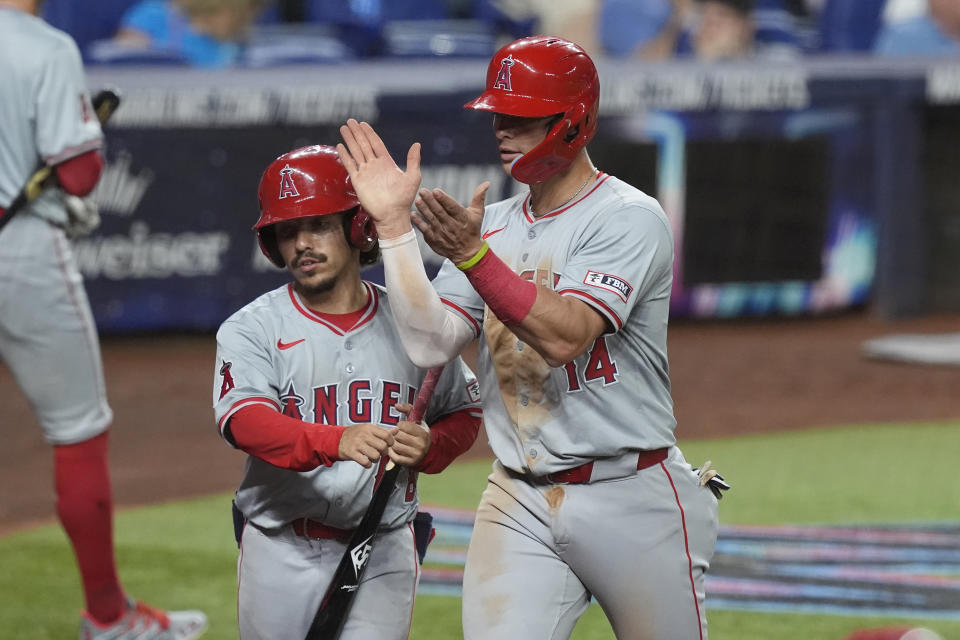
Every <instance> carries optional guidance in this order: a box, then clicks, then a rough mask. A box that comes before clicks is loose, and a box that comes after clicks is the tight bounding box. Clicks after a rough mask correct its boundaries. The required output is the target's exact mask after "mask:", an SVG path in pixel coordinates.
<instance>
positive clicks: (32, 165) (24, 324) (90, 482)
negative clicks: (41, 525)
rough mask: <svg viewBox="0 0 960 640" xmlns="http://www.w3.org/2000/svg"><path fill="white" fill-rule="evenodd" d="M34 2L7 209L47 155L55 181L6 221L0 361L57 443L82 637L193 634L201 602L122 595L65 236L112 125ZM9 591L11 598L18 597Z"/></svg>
mask: <svg viewBox="0 0 960 640" xmlns="http://www.w3.org/2000/svg"><path fill="white" fill-rule="evenodd" d="M38 4H39V3H38V2H37V1H36V0H0V84H2V86H3V90H2V91H0V217H2V216H3V215H5V213H6V207H8V206H9V205H10V203H11V202H12V201H13V200H14V198H15V197H16V196H17V194H18V193H19V192H20V190H21V189H22V188H23V186H24V184H25V183H26V182H27V179H28V178H29V177H30V175H31V174H32V173H33V172H34V170H35V169H36V168H37V164H38V162H40V161H43V162H45V163H46V164H47V165H49V166H52V167H54V171H55V174H56V176H57V179H58V181H59V184H60V185H61V187H62V188H61V189H51V190H49V191H48V192H47V193H45V194H43V195H42V196H40V197H39V198H38V199H37V200H35V201H33V202H32V203H30V204H29V205H27V206H26V208H25V209H23V210H22V211H20V212H19V213H18V214H17V215H16V216H15V217H13V218H11V219H10V221H9V224H7V225H6V226H5V227H4V228H3V230H2V231H0V273H2V274H3V277H2V278H0V359H2V360H3V361H4V362H5V363H6V364H7V366H8V367H10V370H11V371H12V373H13V376H14V378H15V379H16V381H17V384H19V386H20V387H21V388H22V389H23V392H24V393H25V394H26V395H27V398H28V399H29V401H30V404H31V405H32V407H33V409H34V411H35V412H36V415H37V419H38V420H39V422H40V425H41V427H42V428H43V434H44V437H45V438H46V440H47V441H48V442H49V443H50V444H52V445H53V450H54V480H55V487H56V494H57V505H56V509H57V516H58V517H59V519H60V522H61V524H62V525H63V528H64V530H65V531H66V533H67V536H68V537H69V539H70V543H71V545H72V546H73V552H74V555H75V556H76V559H77V564H78V565H79V569H80V577H81V580H82V584H83V593H84V598H85V601H86V611H85V612H84V613H83V619H82V622H81V629H80V636H81V638H83V639H85V640H97V639H99V638H104V639H106V638H109V639H111V640H189V639H191V638H198V637H199V636H200V635H202V633H203V631H204V629H205V628H206V626H207V620H206V616H205V615H204V614H203V613H201V612H199V611H180V612H169V613H167V612H164V611H159V610H156V609H153V608H151V607H148V606H147V605H145V604H143V603H140V602H137V601H135V600H133V599H131V598H129V597H128V596H127V594H126V593H124V590H123V588H122V587H121V585H120V581H119V579H118V577H117V571H116V563H115V559H114V549H113V501H112V492H111V488H110V478H109V472H108V468H107V429H108V428H109V426H110V423H111V421H112V419H113V414H112V412H111V411H110V407H109V406H108V404H107V399H106V392H105V390H104V383H103V368H102V363H101V360H100V345H99V342H98V337H97V330H96V327H95V326H94V323H93V316H92V314H91V312H90V304H89V302H88V301H87V296H86V292H85V290H84V287H83V281H82V278H81V275H80V272H79V271H78V269H77V265H76V261H75V258H74V255H73V253H72V251H71V247H70V243H69V241H68V238H67V231H66V230H67V228H68V227H70V226H71V225H72V224H73V222H72V221H71V219H70V217H69V216H68V212H67V207H66V205H65V202H64V196H65V194H72V195H73V196H78V197H79V196H86V195H87V194H88V193H90V191H92V190H93V188H94V186H95V185H96V182H97V180H98V179H99V176H100V172H101V170H102V167H103V159H102V157H101V155H100V147H101V145H102V144H103V135H102V133H101V131H100V125H99V124H98V122H97V118H96V116H95V114H94V113H93V109H92V107H91V104H90V96H89V94H88V92H87V88H86V84H85V80H84V74H83V66H82V63H81V61H80V53H79V52H78V51H77V47H76V44H75V43H74V42H73V40H72V39H71V38H70V36H68V35H67V34H65V33H63V32H62V31H58V30H56V29H54V28H53V27H50V26H49V25H47V24H46V23H44V22H43V21H42V20H40V19H39V18H38V17H36V14H37V11H38ZM12 597H14V596H12V595H9V594H8V596H7V604H11V605H12V603H13V601H12V600H11V598H12Z"/></svg>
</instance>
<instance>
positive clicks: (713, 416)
mask: <svg viewBox="0 0 960 640" xmlns="http://www.w3.org/2000/svg"><path fill="white" fill-rule="evenodd" d="M958 330H960V315H941V316H932V317H927V318H921V319H914V320H907V321H899V322H895V323H894V322H882V321H880V320H878V319H876V318H875V317H873V316H872V315H871V314H870V313H869V312H859V313H855V314H849V315H844V316H839V317H832V318H822V319H816V320H809V319H803V320H800V319H798V320H778V321H748V322H736V323H734V322H710V323H699V322H698V323H693V322H678V323H674V324H673V325H672V326H671V329H670V342H669V350H670V359H671V372H672V377H673V394H674V400H675V403H676V413H677V418H678V420H679V425H680V426H679V427H678V431H677V434H678V437H679V438H680V440H681V441H682V440H684V439H687V440H689V439H696V438H707V437H711V438H712V437H724V436H730V435H736V434H742V433H769V432H777V431H783V430H787V429H799V428H808V427H819V426H832V425H844V424H857V423H874V422H899V421H914V420H918V421H922V420H960V368H957V367H953V368H951V367H928V366H921V365H908V364H892V363H883V362H876V361H870V360H865V359H864V358H862V357H861V355H860V345H861V343H862V342H863V341H864V340H866V339H869V338H875V337H879V336H883V335H886V334H890V333H926V332H930V333H939V332H955V331H958ZM103 352H104V368H105V371H106V376H107V390H108V394H109V398H110V403H111V405H112V407H113V409H114V412H115V414H116V418H115V421H114V427H113V428H112V430H111V436H110V438H111V440H110V447H111V451H110V463H111V472H112V477H113V484H114V494H115V500H116V502H117V504H119V505H136V504H146V503H153V502H158V501H164V500H171V499H177V498H182V497H189V496H194V495H200V494H207V493H212V492H219V491H225V490H229V489H232V488H234V486H235V484H236V483H237V481H238V480H239V478H240V474H241V471H242V466H243V460H244V455H243V454H242V453H240V452H237V451H231V450H230V449H229V448H227V446H226V445H225V444H224V443H223V442H222V441H221V440H220V439H219V436H218V435H217V431H216V428H215V426H214V424H213V412H212V409H211V393H212V391H211V390H212V385H213V374H214V366H215V363H214V355H215V344H214V338H213V336H212V335H187V336H182V335H180V336H149V337H138V338H131V337H124V338H107V339H105V340H104V342H103ZM0 432H2V434H3V437H4V446H3V447H2V449H0V487H3V490H2V492H0V534H2V533H4V532H9V531H12V530H15V529H19V528H23V527H25V526H29V525H30V524H31V523H34V522H42V521H48V520H50V519H51V518H52V517H53V514H54V507H53V502H54V496H53V486H52V485H53V481H52V454H51V449H50V447H49V446H47V445H46V444H45V443H44V441H43V439H42V437H41V434H40V429H39V427H38V426H37V423H36V419H35V418H34V416H33V413H32V411H31V410H30V407H29V405H28V404H27V402H26V400H25V399H24V397H23V395H22V394H21V393H20V392H19V389H17V388H16V386H15V383H14V381H13V379H12V376H11V375H10V372H9V371H8V370H7V369H6V367H4V366H0ZM469 455H472V456H485V455H490V453H489V450H488V449H487V448H486V444H485V438H483V437H481V438H480V441H478V443H477V445H476V446H474V448H473V449H472V450H471V453H470V454H469Z"/></svg>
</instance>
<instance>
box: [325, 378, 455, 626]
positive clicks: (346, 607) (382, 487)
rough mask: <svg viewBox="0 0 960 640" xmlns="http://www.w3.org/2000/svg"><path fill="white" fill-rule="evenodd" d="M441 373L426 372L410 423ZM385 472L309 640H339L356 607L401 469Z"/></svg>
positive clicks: (394, 467)
mask: <svg viewBox="0 0 960 640" xmlns="http://www.w3.org/2000/svg"><path fill="white" fill-rule="evenodd" d="M442 372H443V367H434V368H433V369H430V370H429V371H428V372H427V375H426V377H425V378H424V379H423V384H422V385H421V386H420V391H419V392H418V393H417V399H416V401H415V402H414V404H413V409H412V410H411V411H410V415H409V417H408V420H410V422H420V421H421V420H422V419H423V413H424V411H426V408H427V403H428V402H429V401H430V396H431V395H432V394H433V390H434V388H435V387H436V386H437V380H438V379H439V378H440V374H441V373H442ZM386 469H387V470H386V472H385V473H384V474H383V476H382V477H381V478H380V484H379V485H377V487H376V489H375V490H374V493H373V499H371V500H370V506H368V507H367V511H366V513H364V514H363V518H362V519H361V520H360V524H359V525H358V526H357V528H356V529H354V531H353V534H352V535H351V536H350V541H349V542H347V549H346V551H344V553H343V557H341V558H340V564H338V565H337V570H336V571H335V572H334V574H333V580H332V581H331V582H330V586H329V587H327V591H326V593H325V594H324V595H323V600H321V601H320V606H319V607H318V608H317V612H316V613H315V614H314V616H313V623H312V624H311V625H310V630H309V631H307V638H306V640H336V638H339V637H340V631H341V630H342V629H343V624H344V623H345V622H346V621H347V615H348V614H349V613H350V605H351V604H353V598H354V596H355V595H356V593H357V588H358V587H359V586H360V578H362V577H363V572H364V570H365V569H366V568H367V564H368V562H369V560H370V551H371V550H372V549H373V543H374V542H375V541H376V538H377V527H378V526H379V524H380V518H382V517H383V510H384V509H385V508H386V506H387V501H388V500H389V499H390V494H391V493H393V487H394V485H395V484H396V481H397V475H398V474H399V473H400V467H399V466H397V465H394V464H393V462H392V461H391V462H388V463H387V467H386Z"/></svg>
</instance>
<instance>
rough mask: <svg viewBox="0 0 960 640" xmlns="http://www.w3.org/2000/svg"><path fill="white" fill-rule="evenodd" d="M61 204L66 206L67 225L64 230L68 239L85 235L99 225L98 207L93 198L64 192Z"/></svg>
mask: <svg viewBox="0 0 960 640" xmlns="http://www.w3.org/2000/svg"><path fill="white" fill-rule="evenodd" d="M63 204H64V206H66V208H67V225H66V227H65V228H64V230H65V231H66V232H67V237H69V238H70V239H73V238H79V237H80V236H85V235H87V234H88V233H90V232H91V231H93V230H94V229H96V228H97V227H99V226H100V209H99V208H98V207H97V203H96V202H94V201H93V198H91V197H89V196H87V197H86V198H81V197H79V196H72V195H70V194H68V193H65V194H63Z"/></svg>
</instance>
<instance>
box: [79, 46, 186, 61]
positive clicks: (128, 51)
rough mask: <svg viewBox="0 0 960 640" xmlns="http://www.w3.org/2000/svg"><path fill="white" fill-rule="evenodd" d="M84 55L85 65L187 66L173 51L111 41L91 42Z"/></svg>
mask: <svg viewBox="0 0 960 640" xmlns="http://www.w3.org/2000/svg"><path fill="white" fill-rule="evenodd" d="M85 53H86V58H87V64H92V65H100V64H102V65H114V66H154V67H156V66H164V67H170V66H174V67H183V66H187V64H188V63H187V61H186V59H184V58H183V57H181V56H180V55H179V54H177V53H175V52H173V51H165V50H162V49H141V48H134V47H130V46H128V45H124V44H118V43H117V42H114V41H113V40H111V39H104V40H95V41H94V42H91V43H90V44H89V45H87V48H86V50H85Z"/></svg>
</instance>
